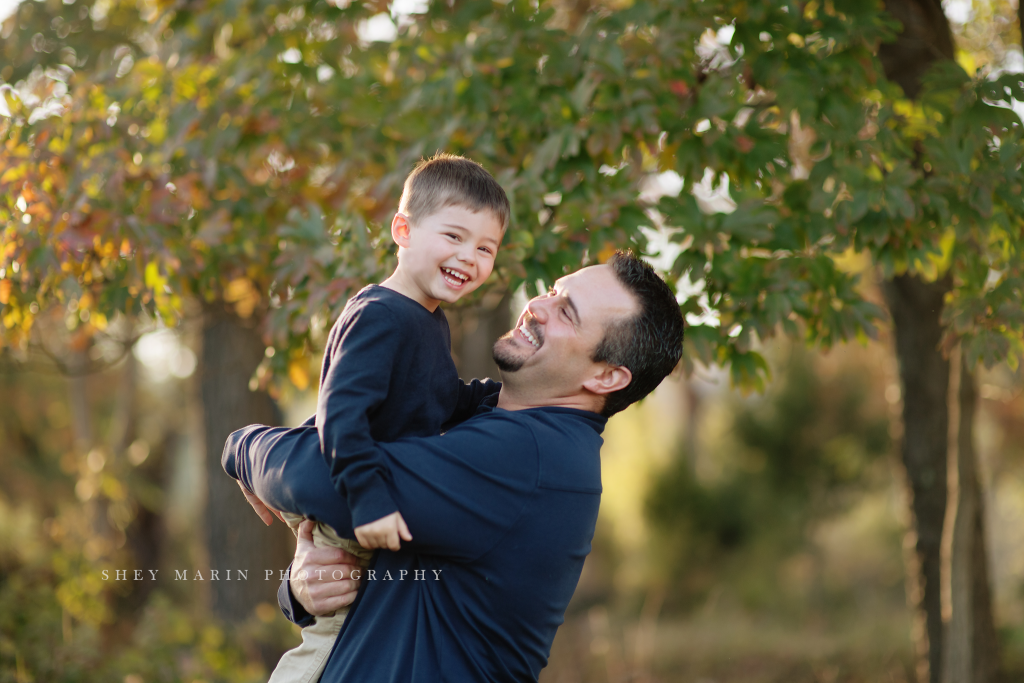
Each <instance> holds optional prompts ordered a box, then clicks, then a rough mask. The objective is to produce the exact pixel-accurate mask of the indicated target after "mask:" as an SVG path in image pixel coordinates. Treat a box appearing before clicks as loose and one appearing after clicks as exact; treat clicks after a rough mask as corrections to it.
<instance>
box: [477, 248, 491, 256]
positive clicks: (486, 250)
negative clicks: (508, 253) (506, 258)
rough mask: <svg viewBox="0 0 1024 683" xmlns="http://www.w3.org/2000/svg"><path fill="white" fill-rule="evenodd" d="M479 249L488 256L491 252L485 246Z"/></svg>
mask: <svg viewBox="0 0 1024 683" xmlns="http://www.w3.org/2000/svg"><path fill="white" fill-rule="evenodd" d="M480 251H482V252H484V253H485V254H487V255H488V256H490V254H491V250H490V249H488V248H487V247H480Z"/></svg>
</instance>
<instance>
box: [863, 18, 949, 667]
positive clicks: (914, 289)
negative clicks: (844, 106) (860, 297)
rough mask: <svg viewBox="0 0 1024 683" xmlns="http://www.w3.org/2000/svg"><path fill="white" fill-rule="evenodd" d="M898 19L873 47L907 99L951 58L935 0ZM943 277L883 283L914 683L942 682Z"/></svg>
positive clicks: (945, 410) (944, 485) (946, 366)
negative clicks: (904, 510)
mask: <svg viewBox="0 0 1024 683" xmlns="http://www.w3.org/2000/svg"><path fill="white" fill-rule="evenodd" d="M885 9H886V11H887V12H889V14H891V15H892V17H893V18H895V19H896V20H898V21H899V22H900V24H902V30H901V31H900V33H899V34H898V36H897V37H896V40H895V41H893V42H891V43H885V44H883V45H880V46H879V49H878V56H879V59H880V60H881V62H882V67H883V69H884V71H885V76H886V78H887V79H888V80H890V81H893V82H894V83H896V84H898V85H899V86H900V87H901V88H902V89H903V92H904V94H905V95H906V96H907V97H909V98H911V99H914V98H916V97H917V96H918V94H919V93H920V91H921V83H922V77H923V76H924V74H925V73H926V72H927V71H928V69H929V68H930V67H931V66H932V65H934V64H935V63H936V62H939V61H942V60H951V59H953V58H954V55H955V49H954V44H953V35H952V32H951V31H950V28H949V21H948V20H947V19H946V16H945V14H944V13H943V10H942V2H941V0H886V2H885ZM950 285H951V283H950V282H949V280H948V277H947V278H946V279H944V280H941V281H939V282H935V283H926V282H923V281H922V280H921V279H919V278H917V277H916V276H912V275H904V276H900V277H896V278H894V279H893V280H892V281H891V282H887V283H886V285H885V294H886V299H887V300H888V303H889V310H890V312H891V313H892V317H893V323H894V325H895V336H896V356H897V359H898V361H899V366H900V379H901V381H902V384H903V424H904V433H903V445H902V458H903V464H904V466H905V468H906V472H907V482H908V484H909V486H910V494H911V508H912V512H913V524H914V530H913V531H912V532H911V536H912V537H913V538H912V539H911V538H908V540H913V545H914V555H915V557H914V560H916V561H911V562H909V563H908V567H907V596H908V600H909V602H910V603H911V605H912V607H913V608H914V609H915V610H916V611H917V612H918V613H917V615H916V619H917V620H918V623H919V624H920V622H921V621H922V620H923V628H915V632H914V640H915V648H916V650H917V654H918V665H917V675H918V680H919V681H920V683H924V682H925V681H928V682H929V683H940V681H942V663H943V662H942V660H943V655H942V653H943V644H944V643H943V620H942V589H941V584H940V576H941V566H942V527H943V522H944V520H945V513H946V495H947V481H946V478H947V459H948V455H949V453H948V425H949V415H948V403H947V400H948V389H949V385H948V380H949V362H948V361H947V360H945V359H944V358H943V357H942V352H941V351H940V350H939V341H940V338H941V335H942V327H941V324H940V315H941V311H942V306H943V296H944V295H945V293H946V292H947V291H948V290H949V287H950Z"/></svg>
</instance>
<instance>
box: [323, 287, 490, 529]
mask: <svg viewBox="0 0 1024 683" xmlns="http://www.w3.org/2000/svg"><path fill="white" fill-rule="evenodd" d="M500 388H501V384H500V383H498V382H493V381H491V380H487V381H485V382H480V381H477V380H474V381H473V382H471V383H470V384H465V383H463V382H462V381H461V380H460V379H459V375H458V372H457V371H456V369H455V364H454V363H453V362H452V357H451V333H450V332H449V329H448V321H447V319H446V318H445V316H444V313H443V312H442V311H441V309H440V307H438V308H436V309H435V310H434V311H433V312H431V311H428V310H427V309H426V308H424V307H423V306H422V305H421V304H419V303H418V302H416V301H414V300H412V299H410V298H408V297H406V296H404V295H402V294H399V293H398V292H395V291H393V290H391V289H388V288H386V287H381V286H379V285H370V286H368V287H365V288H363V289H362V290H360V291H359V293H357V294H356V295H355V296H353V297H352V298H351V299H350V300H349V302H348V304H347V305H346V306H345V310H343V311H342V313H341V315H340V316H339V317H338V320H337V322H335V324H334V326H333V327H332V328H331V332H330V334H329V335H328V337H327V348H326V349H325V351H324V361H323V367H322V369H321V373H320V393H319V395H318V397H317V409H316V419H315V424H316V428H317V430H318V432H319V435H320V450H321V451H322V453H323V457H324V459H325V460H326V462H327V464H328V467H329V468H330V478H331V481H332V482H333V483H334V487H335V489H336V490H337V491H338V492H339V493H341V494H342V495H343V496H345V497H346V500H347V501H348V505H349V509H351V511H352V517H353V519H354V522H355V524H354V525H355V526H360V525H362V524H367V523H369V522H372V521H374V520H377V519H380V518H381V517H384V516H386V515H389V514H391V513H392V512H395V511H396V510H397V509H398V508H397V506H396V505H395V502H394V500H392V498H391V495H390V493H389V492H388V489H387V486H385V483H384V477H385V472H384V469H383V465H382V463H381V461H380V458H379V457H378V456H377V452H376V450H375V448H374V442H375V441H394V440H396V439H398V438H401V437H405V436H432V435H435V434H439V433H440V432H441V430H442V427H444V426H445V425H447V424H452V423H457V422H461V421H462V420H465V419H466V418H468V417H469V416H470V415H472V414H473V412H474V411H475V410H476V408H477V406H478V405H479V404H480V401H481V400H482V399H483V398H484V396H486V395H488V394H492V393H496V392H497V391H498V390H499V389H500Z"/></svg>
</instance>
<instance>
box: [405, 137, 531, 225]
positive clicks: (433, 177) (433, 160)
mask: <svg viewBox="0 0 1024 683" xmlns="http://www.w3.org/2000/svg"><path fill="white" fill-rule="evenodd" d="M448 206H461V207H463V208H465V209H469V210H470V211H473V212H474V213H476V212H480V211H489V212H491V213H492V214H494V217H495V218H497V219H498V220H499V221H500V222H501V231H502V232H505V229H506V228H507V227H508V221H509V216H510V214H511V209H510V208H509V203H508V197H507V196H506V195H505V190H503V189H502V187H501V185H499V184H498V181H497V180H495V179H494V176H492V175H491V174H490V173H488V172H487V171H486V170H485V169H484V167H483V166H481V165H480V164H478V163H477V162H475V161H473V160H471V159H467V158H465V157H460V156H458V155H456V154H446V153H443V152H438V153H437V154H435V155H434V156H432V157H430V158H429V159H421V160H420V162H419V163H418V164H416V168H414V169H413V171H412V173H410V174H409V177H408V178H406V179H405V187H404V188H403V190H402V199H401V200H400V201H399V202H398V211H399V213H404V214H405V215H406V216H408V217H409V221H410V222H411V223H413V224H415V223H416V221H417V220H419V219H422V218H426V217H427V216H432V215H433V214H435V213H437V212H438V211H440V210H441V209H443V208H445V207H448Z"/></svg>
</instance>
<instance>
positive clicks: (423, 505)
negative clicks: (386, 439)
mask: <svg viewBox="0 0 1024 683" xmlns="http://www.w3.org/2000/svg"><path fill="white" fill-rule="evenodd" d="M376 449H377V455H378V456H379V458H380V460H381V461H382V462H383V463H384V464H385V467H386V468H387V470H388V471H389V472H390V476H389V477H387V482H388V484H387V485H388V489H389V491H390V494H391V496H392V497H393V498H394V500H395V501H396V502H397V503H398V505H399V508H400V509H401V510H402V513H403V515H404V516H405V517H406V519H407V520H408V523H409V529H410V531H411V532H412V536H413V540H412V541H411V542H410V543H407V544H403V547H406V548H410V549H413V550H416V551H418V552H423V553H429V554H433V555H439V556H444V557H449V558H452V559H456V560H463V561H468V560H472V559H475V558H476V557H479V556H480V555H482V554H483V553H484V552H486V551H487V550H489V549H490V548H491V547H492V546H493V544H494V543H495V542H496V541H497V540H498V539H500V538H501V537H502V536H503V535H504V533H505V531H507V530H508V529H509V528H510V527H511V526H512V524H514V523H515V520H516V519H517V518H518V517H519V514H520V511H521V510H522V509H523V507H524V506H525V505H526V503H527V501H528V500H529V496H530V495H531V494H532V492H533V490H534V487H535V485H536V481H537V476H538V470H539V465H538V453H537V447H536V444H535V441H534V438H533V435H532V434H531V433H530V432H529V430H527V429H526V428H524V427H523V426H522V425H521V424H519V423H517V422H516V421H515V420H512V419H510V418H509V417H507V416H503V415H501V414H498V413H491V414H489V415H486V416H480V417H477V418H475V419H473V420H471V421H469V422H467V423H465V424H463V425H461V426H459V427H457V428H455V429H453V430H452V431H450V432H448V433H447V434H445V435H443V436H431V437H422V438H410V439H401V440H399V441H396V442H394V443H387V444H376ZM223 462H224V468H225V470H226V471H227V472H228V474H230V475H231V476H235V477H236V478H238V479H239V480H240V481H242V482H243V484H244V485H245V486H246V488H248V489H249V490H250V491H252V492H253V493H255V494H256V495H257V496H258V497H259V498H260V499H261V500H263V501H264V502H265V503H267V504H268V505H270V506H271V507H275V508H278V509H284V510H289V511H291V512H296V513H299V514H302V515H305V516H306V517H309V518H311V519H316V520H319V521H323V522H326V523H327V524H330V525H331V526H333V527H335V529H337V531H338V532H339V533H340V534H341V535H343V536H348V537H351V530H352V522H351V516H350V515H349V514H348V510H347V508H346V506H345V504H344V502H343V501H342V500H341V498H340V497H339V496H338V494H337V493H336V492H334V490H333V488H332V487H331V486H330V485H329V484H325V482H324V480H325V479H326V477H325V476H324V475H326V473H327V466H326V464H325V463H324V461H323V458H322V456H321V455H320V450H319V447H318V443H317V440H316V431H315V430H314V429H311V428H308V427H297V428H295V429H289V430H285V429H281V428H270V427H247V428H246V429H243V430H239V431H237V432H234V433H233V434H232V435H231V436H230V437H229V438H228V444H227V445H226V446H225V451H224V458H223ZM318 474H319V476H318Z"/></svg>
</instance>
